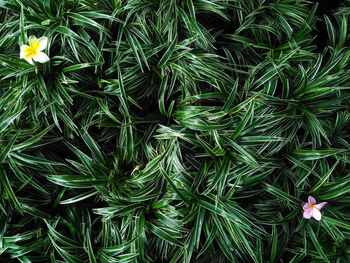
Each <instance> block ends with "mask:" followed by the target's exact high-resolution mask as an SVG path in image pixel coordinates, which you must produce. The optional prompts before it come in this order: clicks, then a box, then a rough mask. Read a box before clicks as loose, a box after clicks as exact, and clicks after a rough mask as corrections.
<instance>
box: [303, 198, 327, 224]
mask: <svg viewBox="0 0 350 263" xmlns="http://www.w3.org/2000/svg"><path fill="white" fill-rule="evenodd" d="M326 204H327V202H322V203H319V204H316V199H315V198H313V197H312V196H311V195H309V197H308V202H307V203H306V204H304V205H303V209H304V213H303V217H304V218H306V219H310V218H311V217H313V218H315V219H316V220H317V221H320V220H321V217H322V215H321V212H320V210H321V209H322V207H324V206H325V205H326Z"/></svg>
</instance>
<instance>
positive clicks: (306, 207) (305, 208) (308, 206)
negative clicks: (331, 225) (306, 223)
mask: <svg viewBox="0 0 350 263" xmlns="http://www.w3.org/2000/svg"><path fill="white" fill-rule="evenodd" d="M310 207H311V205H310V204H309V203H306V204H304V205H303V209H304V210H308V209H310Z"/></svg>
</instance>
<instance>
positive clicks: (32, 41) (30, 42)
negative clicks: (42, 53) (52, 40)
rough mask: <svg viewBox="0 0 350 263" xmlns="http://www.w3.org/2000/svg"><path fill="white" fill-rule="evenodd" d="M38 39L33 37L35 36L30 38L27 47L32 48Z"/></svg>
mask: <svg viewBox="0 0 350 263" xmlns="http://www.w3.org/2000/svg"><path fill="white" fill-rule="evenodd" d="M37 40H38V39H37V38H36V37H35V36H33V35H32V36H30V37H29V39H28V41H29V45H30V46H32V45H34V44H35V42H36V41H37Z"/></svg>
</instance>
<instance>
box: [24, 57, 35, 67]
mask: <svg viewBox="0 0 350 263" xmlns="http://www.w3.org/2000/svg"><path fill="white" fill-rule="evenodd" d="M24 59H25V60H27V62H28V63H29V64H32V65H34V63H33V59H32V57H30V58H26V57H24Z"/></svg>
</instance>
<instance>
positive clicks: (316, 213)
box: [312, 208, 322, 221]
mask: <svg viewBox="0 0 350 263" xmlns="http://www.w3.org/2000/svg"><path fill="white" fill-rule="evenodd" d="M312 217H313V218H315V219H316V220H317V221H320V220H321V217H322V215H321V212H320V211H319V210H317V209H316V208H314V209H313V211H312Z"/></svg>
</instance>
